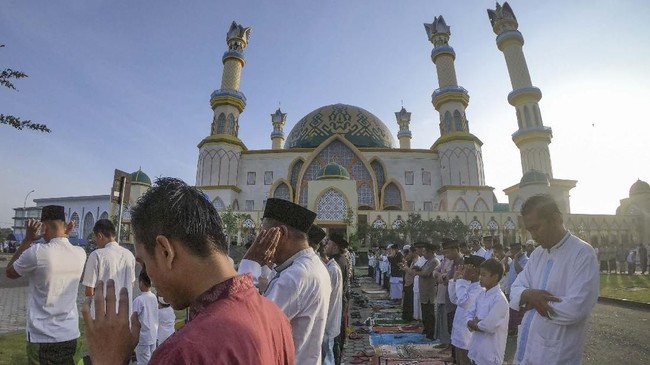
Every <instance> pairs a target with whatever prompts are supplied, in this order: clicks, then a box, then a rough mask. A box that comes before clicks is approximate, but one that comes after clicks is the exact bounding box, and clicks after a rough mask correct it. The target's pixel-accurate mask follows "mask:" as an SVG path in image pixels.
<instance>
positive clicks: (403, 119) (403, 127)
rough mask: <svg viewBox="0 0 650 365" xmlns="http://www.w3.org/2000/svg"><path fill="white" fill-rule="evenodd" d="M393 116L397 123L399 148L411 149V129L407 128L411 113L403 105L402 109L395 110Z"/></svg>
mask: <svg viewBox="0 0 650 365" xmlns="http://www.w3.org/2000/svg"><path fill="white" fill-rule="evenodd" d="M395 118H396V119H397V124H398V125H399V132H397V138H398V139H399V148H401V149H406V150H408V149H411V130H410V129H409V124H410V123H411V113H410V112H407V111H406V109H404V107H402V110H400V111H398V112H395Z"/></svg>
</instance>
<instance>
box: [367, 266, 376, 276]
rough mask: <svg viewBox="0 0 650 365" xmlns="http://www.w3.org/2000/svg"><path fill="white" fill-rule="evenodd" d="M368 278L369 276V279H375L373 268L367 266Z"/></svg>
mask: <svg viewBox="0 0 650 365" xmlns="http://www.w3.org/2000/svg"><path fill="white" fill-rule="evenodd" d="M368 276H370V277H371V278H374V277H375V268H374V267H372V266H368Z"/></svg>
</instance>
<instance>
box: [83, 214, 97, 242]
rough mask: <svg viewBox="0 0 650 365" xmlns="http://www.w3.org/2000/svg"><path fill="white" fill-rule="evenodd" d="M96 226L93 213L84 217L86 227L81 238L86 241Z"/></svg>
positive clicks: (84, 226)
mask: <svg viewBox="0 0 650 365" xmlns="http://www.w3.org/2000/svg"><path fill="white" fill-rule="evenodd" d="M94 225H95V218H93V214H92V213H91V212H87V213H86V215H85V216H84V225H83V230H82V234H81V238H83V239H86V238H88V235H89V234H90V233H92V232H93V226H94Z"/></svg>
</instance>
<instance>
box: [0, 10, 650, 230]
mask: <svg viewBox="0 0 650 365" xmlns="http://www.w3.org/2000/svg"><path fill="white" fill-rule="evenodd" d="M510 5H511V6H512V8H513V9H514V12H515V14H516V16H517V19H518V21H519V30H520V31H521V32H522V34H523V36H524V39H525V40H526V44H525V45H524V53H525V55H526V59H527V61H528V67H529V70H530V73H531V77H532V80H533V84H534V85H535V86H537V87H539V88H540V89H541V90H542V93H543V95H544V96H543V98H542V101H541V102H540V108H541V112H542V117H543V119H544V123H545V125H547V126H550V127H552V128H553V133H554V139H553V142H552V144H551V157H552V160H553V165H554V175H555V177H557V178H565V179H575V180H578V185H577V187H576V188H575V189H574V190H573V191H572V194H571V195H572V197H571V204H572V211H573V212H574V213H603V214H613V213H614V212H615V209H616V207H617V206H618V202H619V200H620V199H622V198H625V197H627V195H628V190H629V187H630V186H631V185H632V183H634V182H635V181H636V180H637V178H641V179H643V180H650V172H649V171H648V166H650V152H648V151H649V149H648V147H647V146H646V144H647V140H648V136H650V123H648V122H647V117H645V115H646V114H647V113H646V111H645V110H644V107H645V105H647V100H648V98H649V96H650V67H648V65H650V42H648V39H650V25H648V24H649V23H648V22H647V18H648V15H650V2H648V1H645V0H621V1H614V0H609V1H607V0H577V1H556V0H551V1H545V2H533V1H526V0H513V1H510ZM493 7H494V2H493V1H482V0H481V1H478V0H475V1H452V0H449V1H442V0H438V1H436V0H422V1H415V0H409V1H400V2H397V1H370V0H355V1H349V0H347V1H346V0H341V1H298V0H294V1H290V0H279V1H244V0H242V1H234V2H222V1H192V2H177V1H155V2H154V1H110V2H109V1H81V0H79V1H63V0H62V1H56V2H45V1H19V0H6V1H3V6H2V10H0V43H2V44H5V45H6V47H5V48H3V49H0V68H4V67H11V68H14V69H19V70H23V71H25V72H26V73H27V74H29V78H27V79H24V80H19V81H18V82H17V87H18V88H19V90H20V91H19V92H12V91H10V90H0V112H2V113H5V114H14V115H18V116H20V117H22V118H27V119H32V120H34V121H38V122H43V123H46V124H47V125H48V126H49V127H50V128H51V129H52V130H53V132H52V133H51V134H42V133H38V132H30V131H16V130H14V129H12V128H10V127H7V126H0V156H2V161H3V163H2V169H3V179H2V180H1V182H0V226H2V227H7V226H10V225H11V224H12V220H11V217H12V215H13V211H12V210H11V208H13V207H19V206H22V204H23V199H24V197H25V194H27V192H29V191H30V190H32V189H35V190H36V192H35V193H34V194H32V195H31V196H30V200H31V199H32V198H45V197H60V196H74V195H94V194H107V193H108V192H109V190H110V186H111V180H112V176H113V170H114V169H115V168H118V169H121V170H125V171H129V172H131V171H135V170H137V169H138V168H139V167H142V169H143V170H144V171H145V172H146V173H147V174H149V176H151V177H152V178H154V177H156V176H161V175H163V176H176V177H180V178H182V179H184V180H186V181H187V182H189V183H194V182H195V176H196V161H197V157H198V149H197V148H196V145H197V144H198V142H200V141H201V139H203V138H204V137H206V136H207V134H208V133H209V132H210V123H211V120H212V110H211V109H210V106H209V97H210V93H211V92H212V91H213V90H215V89H218V88H219V86H220V81H221V71H222V64H221V55H222V54H223V52H224V51H225V50H226V48H227V47H226V44H225V34H226V31H227V30H228V27H229V25H230V23H231V22H232V21H233V20H236V21H237V22H239V23H241V24H243V25H244V26H251V27H253V30H252V34H251V38H250V44H249V46H248V48H247V49H246V52H245V53H246V59H247V64H246V66H245V67H244V69H243V72H242V83H241V91H242V92H244V93H245V94H246V97H247V99H248V105H247V107H246V110H245V111H244V113H243V114H242V116H241V118H240V138H241V139H242V140H243V141H244V143H245V144H246V145H247V146H248V148H249V149H261V148H270V146H271V141H270V133H271V130H272V128H271V122H270V114H271V113H273V112H274V111H275V110H276V109H277V107H278V105H279V104H280V103H281V105H282V110H283V112H286V113H287V114H288V117H287V125H286V126H285V133H286V134H288V132H289V131H290V130H291V128H292V127H293V125H294V124H295V123H296V122H297V121H298V120H299V119H300V118H302V117H303V116H304V115H305V114H307V113H309V112H310V111H312V110H313V109H316V108H318V107H320V106H323V105H328V104H332V103H346V104H352V105H357V106H360V107H362V108H364V109H367V110H369V111H370V112H372V113H373V114H375V115H376V116H378V117H379V118H380V119H382V120H383V121H384V123H386V125H387V126H388V127H389V128H390V129H391V131H393V133H394V134H396V133H397V129H398V128H397V124H396V122H395V117H394V112H395V111H398V110H399V109H400V107H401V101H402V100H403V103H404V106H405V107H406V109H407V110H408V111H410V112H411V113H412V122H411V130H412V131H413V135H414V138H413V140H412V146H413V147H415V148H429V147H430V146H431V145H432V144H433V142H434V141H435V140H436V139H437V138H438V137H439V132H438V126H437V125H438V113H437V112H436V111H435V110H434V109H433V107H432V106H431V92H432V91H433V90H434V89H436V88H437V87H438V86H437V78H436V72H435V66H434V64H433V63H432V62H431V60H430V57H429V56H430V52H431V48H432V45H431V43H429V42H428V40H427V37H426V33H425V30H424V27H423V26H422V24H423V23H424V22H429V23H430V22H431V21H432V20H433V17H434V16H437V15H443V16H444V18H445V20H446V21H447V23H448V24H449V25H450V26H451V27H452V28H451V29H452V36H451V40H450V45H451V46H452V47H454V49H455V51H456V54H457V58H456V72H457V76H458V82H459V84H460V85H461V86H463V87H465V88H466V89H467V90H468V91H469V94H470V104H469V107H468V109H467V117H468V119H469V122H470V130H471V132H472V133H474V134H475V135H476V136H477V137H479V138H480V139H481V140H482V141H483V142H484V143H485V144H484V146H483V158H484V162H485V171H486V180H487V183H488V184H489V185H490V186H493V187H494V188H495V192H496V194H497V197H498V198H499V200H500V201H501V202H506V201H507V200H506V198H505V195H504V194H503V193H502V190H503V189H504V188H506V187H509V186H511V185H513V184H515V183H517V182H518V181H519V179H520V177H521V165H520V160H519V152H518V150H517V148H516V147H515V145H514V143H513V142H512V140H511V134H512V133H513V132H514V131H515V130H516V126H517V123H516V119H515V112H514V108H512V107H511V106H510V105H509V104H508V103H507V100H506V96H507V94H508V92H510V91H511V86H510V81H509V78H508V75H507V70H506V66H505V61H504V59H503V55H502V53H501V52H499V51H498V49H497V48H496V46H495V35H494V33H493V32H492V29H491V27H490V23H489V20H488V17H487V14H486V9H487V8H493Z"/></svg>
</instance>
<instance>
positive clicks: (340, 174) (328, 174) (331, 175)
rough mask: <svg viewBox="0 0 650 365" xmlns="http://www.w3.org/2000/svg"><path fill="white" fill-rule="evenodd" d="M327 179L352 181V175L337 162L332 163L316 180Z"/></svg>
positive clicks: (321, 171)
mask: <svg viewBox="0 0 650 365" xmlns="http://www.w3.org/2000/svg"><path fill="white" fill-rule="evenodd" d="M326 179H338V180H350V173H349V172H348V170H346V169H345V167H343V166H341V165H339V164H337V163H336V162H330V163H328V164H327V165H325V167H323V168H322V169H321V170H320V171H319V172H318V175H316V180H326Z"/></svg>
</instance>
